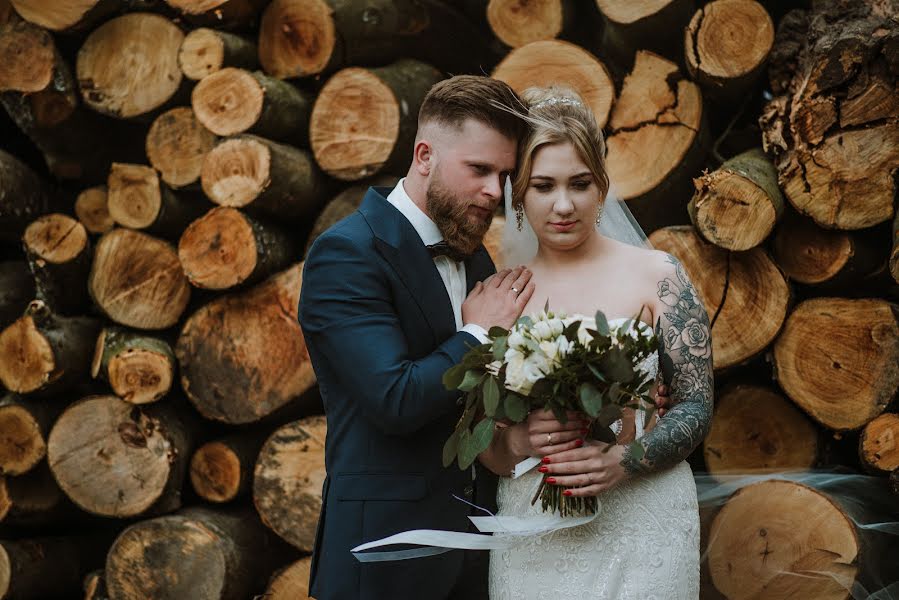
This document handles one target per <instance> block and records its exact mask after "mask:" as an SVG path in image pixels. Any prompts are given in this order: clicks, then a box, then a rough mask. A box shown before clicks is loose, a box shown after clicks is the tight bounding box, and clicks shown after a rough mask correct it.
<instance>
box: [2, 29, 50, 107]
mask: <svg viewBox="0 0 899 600" xmlns="http://www.w3.org/2000/svg"><path fill="white" fill-rule="evenodd" d="M0 64H2V65H3V68H2V69H0V92H6V91H15V92H26V93H33V92H40V91H41V90H43V89H45V88H46V87H47V86H48V85H50V81H51V80H52V79H53V70H54V68H55V66H56V46H55V45H54V43H53V37H52V36H51V35H50V33H49V32H48V31H45V30H44V29H41V28H40V27H36V26H34V25H32V24H31V23H28V22H26V21H18V22H9V23H7V24H5V25H4V24H2V23H0Z"/></svg>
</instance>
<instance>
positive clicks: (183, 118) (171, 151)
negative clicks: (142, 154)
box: [146, 106, 216, 189]
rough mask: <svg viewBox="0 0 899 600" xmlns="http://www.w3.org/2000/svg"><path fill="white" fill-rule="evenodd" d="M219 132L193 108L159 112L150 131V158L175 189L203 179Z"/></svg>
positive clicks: (166, 181) (148, 134)
mask: <svg viewBox="0 0 899 600" xmlns="http://www.w3.org/2000/svg"><path fill="white" fill-rule="evenodd" d="M215 143H216V136H215V134H214V133H212V132H211V131H209V130H208V129H206V128H205V127H203V125H202V124H201V123H200V122H199V121H198V120H197V118H196V116H195V115H194V112H193V110H191V109H190V108H189V107H186V106H179V107H176V108H173V109H171V110H167V111H166V112H164V113H162V114H161V115H159V117H157V118H156V120H155V121H153V124H152V125H151V126H150V130H149V131H148V132H147V144H146V148H147V158H148V159H149V160H150V164H151V165H153V168H155V169H156V170H157V171H159V175H160V176H161V177H162V180H163V181H164V182H165V183H167V184H168V185H170V186H172V187H173V188H175V189H178V188H183V187H187V186H192V185H194V184H197V183H199V181H200V169H201V168H202V166H203V158H204V157H205V156H206V154H207V153H208V152H209V151H210V150H212V148H213V147H215Z"/></svg>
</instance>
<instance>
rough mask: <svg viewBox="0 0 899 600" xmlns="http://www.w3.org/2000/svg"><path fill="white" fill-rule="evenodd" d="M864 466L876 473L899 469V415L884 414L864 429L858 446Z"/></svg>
mask: <svg viewBox="0 0 899 600" xmlns="http://www.w3.org/2000/svg"><path fill="white" fill-rule="evenodd" d="M858 453H859V457H860V458H861V460H862V464H863V465H864V466H865V467H867V468H869V469H871V470H872V471H874V472H879V473H889V472H891V471H895V470H896V469H899V415H897V414H895V413H884V414H882V415H880V416H879V417H876V418H874V419H872V420H871V421H870V422H868V424H867V425H865V428H864V429H862V434H861V437H860V439H859V445H858Z"/></svg>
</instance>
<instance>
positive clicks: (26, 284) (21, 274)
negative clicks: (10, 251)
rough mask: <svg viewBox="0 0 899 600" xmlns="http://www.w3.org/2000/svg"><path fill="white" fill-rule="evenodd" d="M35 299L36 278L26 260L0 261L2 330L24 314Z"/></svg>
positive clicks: (0, 319) (0, 326) (0, 324)
mask: <svg viewBox="0 0 899 600" xmlns="http://www.w3.org/2000/svg"><path fill="white" fill-rule="evenodd" d="M33 299H34V279H32V277H31V271H29V270H28V265H27V264H26V263H25V262H24V261H18V260H8V261H3V262H0V331H2V330H3V329H6V328H7V327H8V326H9V325H10V324H12V322H13V321H15V320H16V319H18V318H19V317H21V316H22V313H24V312H25V309H26V308H27V307H28V303H29V302H31V301H32V300H33Z"/></svg>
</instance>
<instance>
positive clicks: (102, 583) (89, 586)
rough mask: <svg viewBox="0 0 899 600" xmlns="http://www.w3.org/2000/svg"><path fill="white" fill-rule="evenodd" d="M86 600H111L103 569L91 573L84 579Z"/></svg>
mask: <svg viewBox="0 0 899 600" xmlns="http://www.w3.org/2000/svg"><path fill="white" fill-rule="evenodd" d="M82 587H83V589H84V600H110V597H109V590H108V589H107V587H106V574H105V573H104V572H103V569H98V570H96V571H91V572H90V573H88V574H87V575H85V577H84V584H83V586H82Z"/></svg>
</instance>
